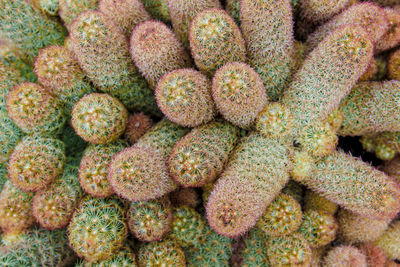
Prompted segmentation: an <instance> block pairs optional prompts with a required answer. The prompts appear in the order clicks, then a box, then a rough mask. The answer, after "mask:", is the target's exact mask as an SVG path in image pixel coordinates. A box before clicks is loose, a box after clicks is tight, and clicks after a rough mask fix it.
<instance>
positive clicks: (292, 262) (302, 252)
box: [266, 234, 311, 267]
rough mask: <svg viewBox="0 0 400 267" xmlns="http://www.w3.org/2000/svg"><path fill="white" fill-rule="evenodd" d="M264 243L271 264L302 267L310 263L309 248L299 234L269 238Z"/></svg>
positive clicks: (279, 266)
mask: <svg viewBox="0 0 400 267" xmlns="http://www.w3.org/2000/svg"><path fill="white" fill-rule="evenodd" d="M266 245H267V255H268V258H269V261H270V262H271V265H272V266H277V267H281V266H282V267H284V266H293V267H303V266H309V265H310V263H311V248H310V246H309V244H308V242H307V241H306V240H305V239H304V238H303V237H302V235H300V234H293V235H290V236H282V237H275V238H271V239H269V240H268V241H267V243H266Z"/></svg>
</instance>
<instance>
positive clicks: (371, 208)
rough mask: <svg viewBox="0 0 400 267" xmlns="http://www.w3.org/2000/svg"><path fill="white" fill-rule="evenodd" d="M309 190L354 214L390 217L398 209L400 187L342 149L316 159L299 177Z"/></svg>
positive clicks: (382, 218)
mask: <svg viewBox="0 0 400 267" xmlns="http://www.w3.org/2000/svg"><path fill="white" fill-rule="evenodd" d="M298 182H301V183H303V184H304V185H306V186H307V187H309V188H310V189H311V190H313V191H316V192H318V193H319V194H321V196H323V197H325V198H327V199H328V200H330V201H332V202H334V203H336V204H338V205H340V206H342V207H343V208H345V209H347V210H350V211H352V212H354V213H356V214H359V215H363V216H366V217H369V218H371V219H380V220H384V219H391V218H393V217H394V216H396V214H397V213H398V212H399V211H400V202H399V199H400V186H399V185H398V184H396V183H395V182H394V181H393V180H392V179H391V178H390V177H388V176H386V175H385V174H384V173H382V172H380V171H378V170H376V169H375V168H373V167H371V166H370V165H368V164H366V163H364V162H363V161H361V160H359V159H356V158H353V157H352V156H350V155H348V154H346V153H344V152H339V151H337V152H334V153H332V154H331V155H329V156H326V157H323V158H322V159H321V160H319V161H318V162H316V164H315V166H314V168H313V170H312V173H311V174H310V176H308V177H306V178H303V179H300V180H299V181H298Z"/></svg>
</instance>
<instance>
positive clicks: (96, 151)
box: [79, 140, 127, 198]
mask: <svg viewBox="0 0 400 267" xmlns="http://www.w3.org/2000/svg"><path fill="white" fill-rule="evenodd" d="M126 146H127V144H126V143H125V142H123V141H120V140H117V141H115V142H112V143H108V144H105V145H90V146H89V147H87V148H86V149H85V151H84V152H83V156H82V160H81V161H80V166H79V183H80V185H81V187H82V189H83V190H84V191H85V192H86V193H87V194H89V195H91V196H94V197H103V198H104V197H109V196H111V195H113V194H114V191H113V189H112V187H111V185H110V183H109V182H108V179H107V176H108V166H109V164H110V162H111V158H112V156H113V155H115V154H116V153H118V152H120V151H122V150H123V149H124V148H125V147H126Z"/></svg>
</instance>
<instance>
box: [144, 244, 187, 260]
mask: <svg viewBox="0 0 400 267" xmlns="http://www.w3.org/2000/svg"><path fill="white" fill-rule="evenodd" d="M137 257H138V263H139V266H182V267H185V266H186V261H185V253H184V251H183V250H182V248H181V247H180V246H179V245H178V244H177V243H176V242H174V241H171V240H163V241H158V242H150V243H147V244H144V245H143V246H141V247H140V249H139V251H138V255H137Z"/></svg>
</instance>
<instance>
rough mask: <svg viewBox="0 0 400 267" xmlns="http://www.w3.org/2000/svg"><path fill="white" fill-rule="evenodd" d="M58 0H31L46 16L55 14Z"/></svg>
mask: <svg viewBox="0 0 400 267" xmlns="http://www.w3.org/2000/svg"><path fill="white" fill-rule="evenodd" d="M58 1H59V0H32V4H33V6H34V7H35V8H37V9H39V10H40V11H42V12H43V13H44V14H46V15H47V16H57V15H58V14H57V13H58V7H59V2H58Z"/></svg>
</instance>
